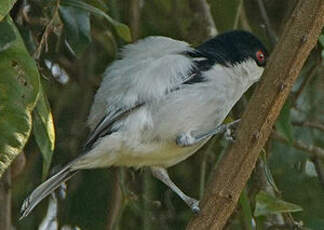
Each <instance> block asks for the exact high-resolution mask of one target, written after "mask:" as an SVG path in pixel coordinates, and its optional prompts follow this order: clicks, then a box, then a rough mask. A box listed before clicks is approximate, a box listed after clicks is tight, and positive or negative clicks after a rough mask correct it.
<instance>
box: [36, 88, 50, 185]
mask: <svg viewBox="0 0 324 230" xmlns="http://www.w3.org/2000/svg"><path fill="white" fill-rule="evenodd" d="M39 92H40V93H39V98H38V101H37V105H36V107H35V109H34V111H33V134H34V137H35V139H36V142H37V145H38V147H39V149H40V151H41V153H42V155H43V179H45V178H46V176H47V174H48V170H49V167H50V165H51V161H52V156H53V151H54V144H55V131H54V122H53V117H52V113H51V109H50V106H49V103H48V101H47V98H46V95H45V94H44V91H43V88H42V87H41V85H40V90H39Z"/></svg>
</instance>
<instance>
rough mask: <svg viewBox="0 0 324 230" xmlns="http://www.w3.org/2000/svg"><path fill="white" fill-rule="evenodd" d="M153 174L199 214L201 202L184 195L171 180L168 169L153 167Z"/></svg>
mask: <svg viewBox="0 0 324 230" xmlns="http://www.w3.org/2000/svg"><path fill="white" fill-rule="evenodd" d="M151 171H152V174H153V176H154V177H155V178H157V179H159V180H160V181H162V182H163V183H164V184H166V185H167V186H168V187H169V188H170V189H171V190H172V191H173V192H175V193H176V194H177V195H178V196H179V197H180V198H181V199H182V200H183V201H184V202H185V203H186V204H187V205H188V206H189V207H190V208H191V210H192V211H193V212H194V213H198V212H199V211H200V209H199V201H198V200H195V199H193V198H191V197H189V196H187V195H186V194H184V193H183V192H182V191H181V190H180V189H179V188H178V187H177V186H176V185H175V184H174V183H173V181H172V180H171V179H170V177H169V174H168V172H167V170H166V169H164V168H160V167H151Z"/></svg>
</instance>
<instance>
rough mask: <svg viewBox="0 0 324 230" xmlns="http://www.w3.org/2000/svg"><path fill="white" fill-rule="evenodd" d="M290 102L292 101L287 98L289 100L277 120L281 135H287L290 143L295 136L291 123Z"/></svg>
mask: <svg viewBox="0 0 324 230" xmlns="http://www.w3.org/2000/svg"><path fill="white" fill-rule="evenodd" d="M290 104H291V103H290V101H289V100H287V102H286V103H285V104H284V106H283V107H282V109H281V112H280V115H279V117H278V120H277V121H276V129H277V131H278V132H279V133H280V134H281V135H283V136H284V137H286V138H287V140H288V141H289V143H290V144H291V143H292V142H293V139H294V138H293V126H292V124H291V116H290V107H291V106H290Z"/></svg>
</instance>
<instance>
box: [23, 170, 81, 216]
mask: <svg viewBox="0 0 324 230" xmlns="http://www.w3.org/2000/svg"><path fill="white" fill-rule="evenodd" d="M77 172H78V171H76V170H72V169H71V164H69V165H67V166H65V167H64V168H63V169H61V170H60V171H59V172H57V173H56V174H54V175H53V176H52V177H50V178H49V179H47V180H46V181H45V182H43V183H42V184H41V185H39V186H38V187H37V188H36V189H35V190H34V191H33V192H32V193H31V194H30V195H29V196H28V197H27V198H26V199H25V201H24V203H23V205H22V206H21V211H20V213H21V217H20V219H22V218H24V217H26V216H27V215H28V214H29V213H30V212H31V211H32V210H33V209H34V208H35V206H36V205H37V204H38V203H39V202H41V201H42V200H43V199H44V198H45V197H47V196H48V195H49V194H51V193H52V192H54V190H55V189H57V188H58V187H59V186H60V185H61V184H62V183H63V182H65V181H67V180H68V179H70V178H71V177H72V176H73V175H75V174H76V173H77Z"/></svg>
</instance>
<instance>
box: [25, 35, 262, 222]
mask: <svg viewBox="0 0 324 230" xmlns="http://www.w3.org/2000/svg"><path fill="white" fill-rule="evenodd" d="M267 58H268V53H267V51H266V49H265V47H264V46H263V44H262V43H261V42H260V41H259V40H258V39H257V38H256V37H255V36H254V35H252V34H251V33H249V32H245V31H230V32H226V33H223V34H221V35H218V36H216V37H215V38H212V39H210V40H208V41H206V42H204V43H203V44H201V45H200V46H198V47H197V48H192V47H191V46H190V45H189V44H188V43H186V42H183V41H178V40H173V39H171V38H167V37H158V36H157V37H148V38H145V39H143V40H140V41H137V42H136V43H135V44H131V45H127V46H125V48H124V49H123V50H122V52H121V58H120V59H119V60H116V61H115V62H113V63H112V64H111V65H110V66H109V67H108V68H107V70H106V72H105V73H104V79H103V81H102V83H101V86H100V88H99V89H98V91H97V93H96V95H95V99H94V102H93V105H92V107H91V111H90V115H89V118H88V125H89V127H90V130H91V133H90V135H89V138H88V140H87V142H86V144H85V147H84V151H83V153H82V154H80V156H79V157H77V158H76V159H75V160H73V161H72V162H70V163H68V164H67V165H66V166H65V167H64V168H63V169H62V170H61V171H59V172H58V173H56V174H55V175H53V176H52V177H51V178H49V179H48V180H46V181H45V182H44V183H42V184H41V185H39V186H38V187H37V188H36V189H35V190H34V191H33V192H32V193H31V195H30V196H29V197H28V198H27V199H26V200H25V201H24V203H23V206H22V209H21V212H22V217H25V216H27V215H28V214H29V213H30V212H31V210H32V209H33V208H34V207H35V206H36V205H37V204H38V203H39V202H40V201H41V200H42V199H44V198H45V197H46V196H48V195H49V194H51V193H52V192H53V191H54V190H55V189H56V188H58V187H59V186H60V185H61V184H62V183H63V182H65V181H66V180H68V179H70V178H71V177H72V176H73V175H75V174H76V173H77V172H78V171H79V170H81V169H91V168H100V167H111V166H128V167H134V168H141V167H150V168H151V170H152V173H153V175H154V176H155V177H156V178H158V179H160V180H161V181H162V182H163V183H165V184H166V185H167V186H169V187H170V188H171V189H172V190H173V191H174V192H176V193H177V194H178V195H179V196H180V198H181V199H183V200H184V202H186V204H187V205H188V206H189V207H190V208H191V209H192V210H193V211H199V206H198V205H199V202H198V201H197V200H195V199H193V198H191V197H189V196H187V195H185V194H184V193H183V192H182V191H181V190H180V189H179V188H178V187H177V186H176V185H175V184H174V183H173V182H172V180H171V179H170V178H169V176H168V173H167V171H166V168H168V167H171V166H173V165H176V164H177V163H179V162H181V161H183V160H185V159H187V158H188V157H190V156H191V155H192V154H194V153H195V152H196V151H197V150H198V149H199V148H201V147H202V146H203V145H204V144H205V143H206V142H207V141H208V140H209V139H210V137H211V136H212V135H214V134H216V133H218V132H219V129H220V128H221V127H223V126H222V122H223V121H224V119H225V118H226V116H227V115H228V113H229V112H230V110H231V108H232V107H233V106H234V105H235V103H236V102H237V101H238V100H239V99H240V97H241V96H242V95H243V94H244V92H245V91H246V90H247V89H248V88H249V87H250V86H251V85H252V84H253V83H255V82H256V81H258V80H259V79H260V77H261V74H262V72H263V67H264V66H265V64H266V60H267Z"/></svg>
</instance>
